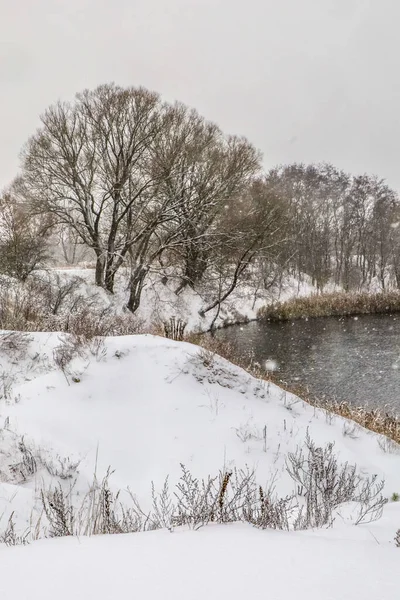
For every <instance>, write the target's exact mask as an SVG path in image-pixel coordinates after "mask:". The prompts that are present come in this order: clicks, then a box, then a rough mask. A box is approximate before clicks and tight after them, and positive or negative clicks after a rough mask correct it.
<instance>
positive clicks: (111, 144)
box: [0, 85, 400, 313]
mask: <svg viewBox="0 0 400 600" xmlns="http://www.w3.org/2000/svg"><path fill="white" fill-rule="evenodd" d="M399 221H400V214H399V201H398V198H397V195H396V193H395V192H394V191H393V190H391V189H390V188H389V187H388V186H387V185H386V183H385V182H384V181H382V180H380V179H378V178H377V177H375V176H368V175H362V176H359V177H353V176H350V175H348V174H346V173H344V172H342V171H338V170H337V169H335V168H334V167H333V166H331V165H327V164H321V165H310V166H305V165H302V164H294V165H288V166H280V167H277V168H274V169H272V170H271V171H269V172H268V173H265V172H264V170H263V168H262V157H261V155H260V153H259V152H258V151H257V150H256V148H255V147H254V146H253V145H252V144H251V143H250V142H249V141H248V140H247V139H245V138H242V137H237V136H227V135H225V134H224V133H223V132H222V131H221V130H220V128H219V127H218V126H217V125H215V124H214V123H210V122H208V121H206V120H205V119H204V118H203V117H201V116H200V115H199V114H198V113H197V112H196V111H195V110H192V109H189V108H187V107H186V106H184V105H182V104H178V103H175V104H168V103H165V102H163V101H162V100H161V98H160V96H159V95H158V94H156V93H153V92H150V91H148V90H146V89H144V88H128V89H123V88H120V87H118V86H115V85H103V86H100V87H98V88H97V89H95V90H94V91H84V92H83V93H81V94H78V95H77V96H76V98H75V100H74V101H73V102H72V103H63V102H59V103H57V104H55V105H53V106H51V107H50V108H49V109H47V110H46V112H45V113H44V114H43V115H42V117H41V127H40V128H39V129H38V130H37V132H36V133H35V134H34V135H33V136H32V137H31V138H30V140H29V141H28V142H27V144H26V146H25V148H24V149H23V152H22V164H21V172H20V175H19V176H18V178H17V179H16V180H15V181H14V182H13V183H12V184H11V185H10V187H9V189H7V190H6V191H5V192H4V193H3V195H2V198H1V202H0V271H2V272H3V273H7V274H8V275H11V276H13V277H17V278H19V279H21V280H24V279H26V277H28V276H29V274H30V273H31V272H32V271H33V270H34V269H35V268H38V267H40V266H43V264H44V263H46V261H47V260H48V255H49V244H50V240H54V237H55V236H57V240H58V243H59V244H60V245H61V247H62V249H63V253H64V256H65V259H66V260H67V261H71V262H73V261H74V259H75V258H76V256H77V253H76V252H75V249H76V248H77V247H78V246H79V245H81V246H84V247H86V248H90V249H91V251H92V253H93V256H94V257H95V263H96V268H95V282H96V284H97V285H98V286H101V287H103V288H105V289H106V290H107V291H108V292H110V293H113V292H114V288H115V278H116V275H117V273H118V272H119V271H120V270H121V269H123V270H124V271H125V272H126V273H128V279H129V300H128V308H129V309H130V310H131V311H132V312H135V311H136V310H137V308H138V306H139V304H140V300H141V294H142V290H143V287H144V285H145V283H146V281H147V278H148V276H149V274H150V273H158V274H159V275H160V277H163V278H164V280H165V281H166V280H168V279H170V280H173V281H175V282H176V283H175V291H176V293H177V294H179V293H181V292H182V290H183V289H185V287H188V286H190V287H192V288H194V289H202V290H206V291H207V293H206V294H205V297H206V298H207V302H206V303H205V306H204V308H203V311H202V312H203V313H206V312H207V311H209V310H212V309H214V308H219V307H220V304H221V302H222V301H223V300H224V299H225V298H227V297H228V296H229V295H230V294H231V293H232V291H233V290H234V289H235V287H236V286H237V285H238V284H239V283H240V282H242V281H243V280H244V278H246V281H247V282H249V284H251V285H252V286H253V287H254V286H256V287H257V286H259V287H263V288H265V287H269V286H271V285H273V284H276V283H277V282H279V281H280V280H282V278H283V277H284V276H285V275H286V274H292V275H293V276H295V277H297V278H301V277H304V275H309V276H310V277H311V279H312V281H313V283H314V284H315V285H316V286H317V287H318V288H319V289H323V288H324V286H325V285H326V284H327V282H328V281H331V280H333V281H334V282H335V283H336V284H338V285H342V286H343V287H344V289H345V290H349V289H351V288H353V287H357V286H358V287H361V286H363V285H366V284H368V283H370V282H371V281H372V280H373V279H375V278H377V279H378V280H379V282H380V284H381V286H382V288H385V286H387V285H388V283H389V282H390V281H392V282H394V283H395V284H396V285H397V286H398V287H400V229H399V228H398V227H397V225H398V223H399ZM67 242H68V243H67ZM67 246H68V248H71V247H72V248H73V251H72V253H71V251H69V250H67Z"/></svg>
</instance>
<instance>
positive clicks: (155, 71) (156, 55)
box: [0, 0, 400, 189]
mask: <svg viewBox="0 0 400 600" xmlns="http://www.w3.org/2000/svg"><path fill="white" fill-rule="evenodd" d="M399 22H400V2H398V0H16V1H15V2H12V1H11V0H0V85H1V88H0V92H1V93H0V124H1V128H0V185H1V186H3V185H5V184H6V183H7V182H8V181H9V180H10V179H11V178H12V177H13V176H14V175H15V174H16V171H17V168H18V153H19V151H20V149H21V147H22V145H23V144H24V142H25V141H26V140H27V138H28V137H29V135H30V134H31V133H33V131H34V130H35V128H36V127H37V125H38V124H39V119H38V117H39V114H40V113H41V112H42V111H43V110H44V109H45V108H46V107H47V106H48V105H49V104H51V103H53V102H54V101H56V100H58V99H68V98H72V97H73V95H74V93H75V92H77V91H80V90H82V89H83V88H86V87H88V88H91V87H94V86H96V85H97V84H100V83H105V82H109V81H115V82H116V83H120V84H122V85H129V84H132V85H144V86H146V87H149V88H151V89H154V90H157V91H159V92H161V93H162V94H163V96H164V97H165V98H166V99H168V100H173V99H179V100H181V101H183V102H185V103H187V104H189V105H191V106H194V107H195V108H197V109H198V110H199V111H200V112H201V113H202V114H203V115H204V116H206V117H207V118H209V119H212V120H214V121H216V122H217V123H218V124H219V125H220V126H221V127H222V128H223V129H224V130H225V131H226V132H228V133H238V134H243V135H246V136H247V137H248V138H249V139H250V140H252V141H253V142H254V143H255V144H256V146H257V147H259V148H260V149H261V150H262V151H263V153H264V156H265V164H266V166H267V167H269V166H272V165H274V164H276V163H282V162H292V161H303V162H311V161H323V160H325V161H329V162H332V163H334V164H336V165H337V166H339V167H342V168H344V169H347V170H349V171H352V172H374V173H377V174H379V175H381V176H382V177H385V178H387V179H388V181H389V183H390V184H391V185H393V186H395V187H397V188H399V189H400V160H399V159H400V118H399V111H400V37H399Z"/></svg>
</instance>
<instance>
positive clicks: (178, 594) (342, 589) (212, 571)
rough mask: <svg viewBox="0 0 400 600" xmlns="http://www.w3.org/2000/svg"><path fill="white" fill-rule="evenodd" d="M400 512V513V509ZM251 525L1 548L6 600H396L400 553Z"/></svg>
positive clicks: (371, 543) (0, 586)
mask: <svg viewBox="0 0 400 600" xmlns="http://www.w3.org/2000/svg"><path fill="white" fill-rule="evenodd" d="M398 514H399V513H398ZM331 533H332V532H331V531H330V530H326V531H324V532H322V535H320V536H316V535H314V534H313V533H312V532H306V533H288V532H281V531H260V530H258V529H254V528H252V527H251V526H249V525H245V524H232V525H217V526H207V527H205V528H203V529H200V530H199V531H182V530H175V531H174V532H173V533H169V532H168V531H153V532H147V533H137V534H129V535H113V536H96V537H92V538H81V539H78V538H62V539H60V538H58V539H55V540H44V541H39V542H35V543H34V544H32V545H31V546H25V547H17V548H4V547H3V548H0V565H1V567H0V568H1V575H2V576H1V577H0V598H2V600H36V599H37V600H39V599H41V600H53V599H54V598H57V599H58V600H71V599H74V600H91V599H92V598H96V600H119V599H121V598H123V599H126V600H128V599H129V600H130V599H132V600H134V599H137V598H140V599H146V600H159V599H162V600H187V599H190V600H205V599H207V600H221V599H224V600H225V599H230V600H239V599H242V598H249V599H250V598H251V600H265V599H271V600H291V599H296V600H321V599H324V600H358V599H362V600H386V599H387V600H390V599H395V598H398V569H399V553H400V551H399V550H398V549H397V551H396V549H393V548H390V547H387V546H386V547H385V546H384V545H377V543H376V542H375V540H374V539H373V538H372V536H370V537H369V539H366V540H361V541H360V540H357V539H348V538H347V539H346V532H343V538H342V539H335V538H334V537H333V536H332V535H330V534H331Z"/></svg>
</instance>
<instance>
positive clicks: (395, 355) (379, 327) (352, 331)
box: [216, 315, 400, 412]
mask: <svg viewBox="0 0 400 600" xmlns="http://www.w3.org/2000/svg"><path fill="white" fill-rule="evenodd" d="M216 335H217V336H218V337H220V338H223V339H225V340H228V341H229V342H231V343H233V344H234V345H235V347H236V349H237V350H238V351H239V352H240V353H241V354H245V355H250V354H253V356H254V359H255V360H256V361H258V362H260V363H261V364H262V365H264V364H265V362H266V361H275V362H276V367H277V369H276V372H275V374H276V375H277V376H278V378H279V379H280V380H282V381H284V382H287V383H289V384H291V385H294V384H300V385H302V386H306V387H308V389H309V390H310V392H311V393H313V394H316V395H317V396H319V397H329V398H335V399H336V400H345V401H348V402H352V403H355V404H363V405H365V404H368V405H370V406H380V407H383V406H387V405H389V406H390V407H392V410H393V409H395V410H396V412H400V316H399V315H393V316H388V315H373V316H362V317H361V316H360V317H355V318H354V317H347V318H336V317H334V318H321V319H308V320H295V321H289V322H284V323H260V322H253V323H249V324H247V325H243V326H233V327H229V328H227V329H224V330H221V331H218V332H217V334H216ZM268 366H269V367H271V366H272V364H271V363H268Z"/></svg>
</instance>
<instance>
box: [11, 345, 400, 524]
mask: <svg viewBox="0 0 400 600" xmlns="http://www.w3.org/2000/svg"><path fill="white" fill-rule="evenodd" d="M57 343H58V344H60V338H59V336H58V335H57V334H47V335H46V336H44V335H43V334H33V338H32V341H31V343H30V352H31V353H34V352H35V346H36V352H37V353H39V354H40V355H41V356H51V355H52V349H53V348H54V347H55V346H56V345H57ZM97 354H98V355H97V356H93V355H92V354H90V352H89V353H86V354H85V355H84V356H81V357H80V358H77V359H75V360H74V361H73V363H72V365H71V366H70V367H69V371H68V373H66V374H64V373H62V372H61V371H60V370H59V369H56V368H55V365H54V364H52V363H51V361H50V359H49V361H48V364H47V370H46V372H39V373H36V374H35V376H33V378H32V379H31V380H30V381H23V378H22V376H21V373H19V377H18V379H17V382H16V384H15V385H14V387H13V389H12V392H11V393H10V394H9V397H8V399H7V400H3V401H0V423H4V424H5V426H4V427H3V429H2V430H0V481H3V484H5V483H6V484H7V485H8V486H9V487H8V488H7V490H5V492H4V493H3V494H1V496H0V514H1V512H2V510H4V511H5V512H6V513H7V514H9V512H10V510H11V508H12V507H13V506H15V508H16V510H17V516H18V517H19V518H21V519H23V520H25V522H27V521H28V519H29V517H30V512H29V513H27V512H24V507H25V508H27V507H28V506H29V500H31V495H27V494H28V492H29V494H31V493H32V491H35V490H36V491H37V490H38V488H39V487H41V486H43V484H44V485H50V484H51V483H54V481H52V479H55V480H56V482H57V481H58V479H57V474H56V475H55V476H52V475H50V474H49V471H50V472H51V473H54V472H57V471H59V470H60V468H57V465H58V467H60V465H61V463H62V464H63V465H64V468H65V469H66V470H68V468H69V466H71V475H72V476H73V479H74V481H75V479H76V483H75V491H76V493H78V494H84V493H85V492H86V491H87V490H88V487H89V485H90V484H91V482H92V480H93V474H94V471H95V469H96V472H97V475H98V476H99V477H102V476H103V475H104V474H105V472H106V471H107V468H108V467H109V466H111V467H112V469H114V470H115V473H114V475H113V476H112V479H111V484H112V486H113V488H114V489H116V490H117V489H126V488H127V487H129V488H130V490H131V491H132V492H133V493H134V494H135V495H136V496H137V497H138V499H139V500H140V502H141V503H142V504H143V505H144V506H146V502H148V500H149V497H150V489H151V482H154V484H155V486H156V488H157V489H160V488H161V487H162V484H163V482H164V479H165V478H166V477H167V476H169V479H170V484H171V486H173V485H174V484H175V483H176V482H177V481H178V479H179V477H180V475H181V467H180V463H183V464H184V465H185V466H186V467H187V468H189V469H190V470H191V471H192V473H193V474H194V475H195V476H197V477H200V478H206V477H207V476H208V475H216V474H217V473H218V471H219V470H220V469H222V468H224V467H225V468H232V467H234V466H236V467H239V468H244V467H246V466H247V467H249V468H251V469H253V468H254V469H256V472H257V479H258V481H259V482H260V484H262V485H267V484H269V483H271V482H272V481H273V482H274V487H275V491H276V493H277V494H278V495H281V496H283V495H286V494H288V493H291V492H292V491H293V482H292V480H291V479H290V478H289V476H288V474H287V472H286V468H285V465H286V458H287V454H288V452H294V451H295V450H296V448H297V447H301V446H302V445H303V444H304V440H305V436H306V433H307V431H308V432H309V434H310V437H311V438H312V439H313V441H315V443H317V444H318V445H321V446H324V445H325V444H326V443H327V442H334V443H335V453H336V454H337V456H338V459H339V461H341V462H346V461H348V462H349V463H350V464H357V465H358V468H359V470H360V472H361V474H363V475H373V474H376V475H377V476H378V478H384V479H385V482H386V484H385V493H386V495H387V496H388V497H389V496H391V495H392V494H393V493H394V492H399V491H400V455H399V454H398V453H397V452H395V451H393V449H392V451H391V452H385V451H384V450H383V449H382V443H379V441H380V438H379V436H376V435H375V434H372V433H370V432H367V431H366V430H363V429H361V428H359V427H357V428H355V429H354V430H353V427H352V426H351V425H350V426H349V425H348V423H346V421H345V420H344V419H342V418H340V417H331V416H328V415H326V414H325V413H324V412H323V411H320V410H316V409H314V408H312V407H311V406H309V405H308V404H306V403H304V402H303V401H301V400H299V399H298V398H296V397H295V396H292V395H291V394H288V393H285V392H283V391H282V390H281V389H280V388H278V387H276V386H274V385H273V384H267V383H263V382H260V381H258V380H255V379H254V378H252V377H251V376H250V375H248V374H247V373H246V372H245V371H243V370H242V369H240V368H238V367H235V366H233V365H232V364H230V363H229V362H227V361H225V360H224V359H221V358H215V359H211V360H210V357H209V356H208V355H207V354H206V355H204V354H203V351H202V350H200V349H199V348H197V347H196V346H192V345H190V344H185V343H177V342H172V341H168V340H166V339H164V338H157V337H153V336H149V335H142V336H127V337H115V338H108V339H106V340H105V345H104V348H100V351H99V352H98V353H97ZM21 364H23V362H21ZM27 364H28V363H27ZM30 376H31V377H32V373H31V374H30ZM74 379H75V380H76V382H74ZM349 432H350V435H349ZM20 436H25V438H24V440H25V442H24V443H25V444H26V445H27V446H28V447H29V448H31V449H32V452H33V453H34V454H35V456H39V459H40V461H39V462H40V463H43V464H45V465H47V466H48V467H49V466H50V467H51V468H39V469H38V472H37V473H35V474H34V475H32V477H28V478H27V480H26V481H23V480H21V478H18V472H17V473H16V474H14V475H11V474H10V465H12V464H13V462H14V463H15V461H16V460H17V458H16V455H17V454H18V443H19V442H18V440H20ZM74 465H77V468H76V469H74V468H73V466H74ZM39 467H40V464H39ZM0 485H2V484H1V483H0ZM10 485H11V489H10ZM12 490H14V491H16V492H18V493H17V496H16V499H15V502H20V503H21V506H19V505H18V506H17V504H14V505H13V504H12V503H10V502H9V498H10V496H12ZM20 498H21V500H20ZM399 525H400V523H399Z"/></svg>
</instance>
